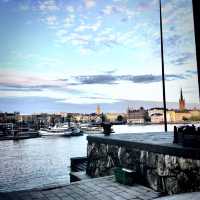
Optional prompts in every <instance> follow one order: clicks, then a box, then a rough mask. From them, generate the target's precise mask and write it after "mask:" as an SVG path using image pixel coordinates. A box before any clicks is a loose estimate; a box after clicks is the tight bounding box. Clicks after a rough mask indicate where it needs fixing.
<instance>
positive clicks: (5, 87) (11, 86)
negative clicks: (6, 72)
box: [0, 83, 60, 92]
mask: <svg viewBox="0 0 200 200" xmlns="http://www.w3.org/2000/svg"><path fill="white" fill-rule="evenodd" d="M59 88H60V86H58V85H44V84H42V85H22V84H17V83H0V90H1V91H27V92H31V91H42V90H44V89H59Z"/></svg>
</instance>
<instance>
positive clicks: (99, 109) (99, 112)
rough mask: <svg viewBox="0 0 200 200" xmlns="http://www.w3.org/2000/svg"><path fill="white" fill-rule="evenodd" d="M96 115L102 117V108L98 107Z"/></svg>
mask: <svg viewBox="0 0 200 200" xmlns="http://www.w3.org/2000/svg"><path fill="white" fill-rule="evenodd" d="M96 114H97V115H100V114H101V108H100V106H99V105H97V108H96Z"/></svg>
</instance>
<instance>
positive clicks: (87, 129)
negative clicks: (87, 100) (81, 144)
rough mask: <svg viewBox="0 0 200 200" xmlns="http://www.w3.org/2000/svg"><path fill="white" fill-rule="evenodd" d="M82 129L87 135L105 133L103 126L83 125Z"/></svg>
mask: <svg viewBox="0 0 200 200" xmlns="http://www.w3.org/2000/svg"><path fill="white" fill-rule="evenodd" d="M80 129H81V130H82V131H83V132H84V133H86V134H90V133H95V134H96V133H103V128H102V127H101V126H94V125H92V124H87V123H86V124H81V125H80Z"/></svg>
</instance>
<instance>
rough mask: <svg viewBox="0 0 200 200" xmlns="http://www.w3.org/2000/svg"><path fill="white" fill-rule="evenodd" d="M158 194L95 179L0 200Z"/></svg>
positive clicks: (105, 199) (125, 199) (147, 199)
mask: <svg viewBox="0 0 200 200" xmlns="http://www.w3.org/2000/svg"><path fill="white" fill-rule="evenodd" d="M159 196H160V194H159V193H157V192H155V191H153V190H151V189H149V188H146V187H144V186H140V185H133V186H131V187H130V186H125V185H121V184H119V183H117V182H115V180H114V177H113V176H111V177H103V178H95V179H90V180H85V181H80V182H76V183H72V184H70V185H67V186H63V187H60V188H49V189H45V190H30V191H19V192H10V193H0V200H94V199H96V200H131V199H134V200H141V199H143V200H152V199H156V198H158V197H159Z"/></svg>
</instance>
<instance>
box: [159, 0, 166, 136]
mask: <svg viewBox="0 0 200 200" xmlns="http://www.w3.org/2000/svg"><path fill="white" fill-rule="evenodd" d="M159 7H160V44H161V45H160V46H161V64H162V86H163V108H164V126H165V132H167V111H166V93H165V64H164V50H163V29H162V4H161V0H159Z"/></svg>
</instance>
